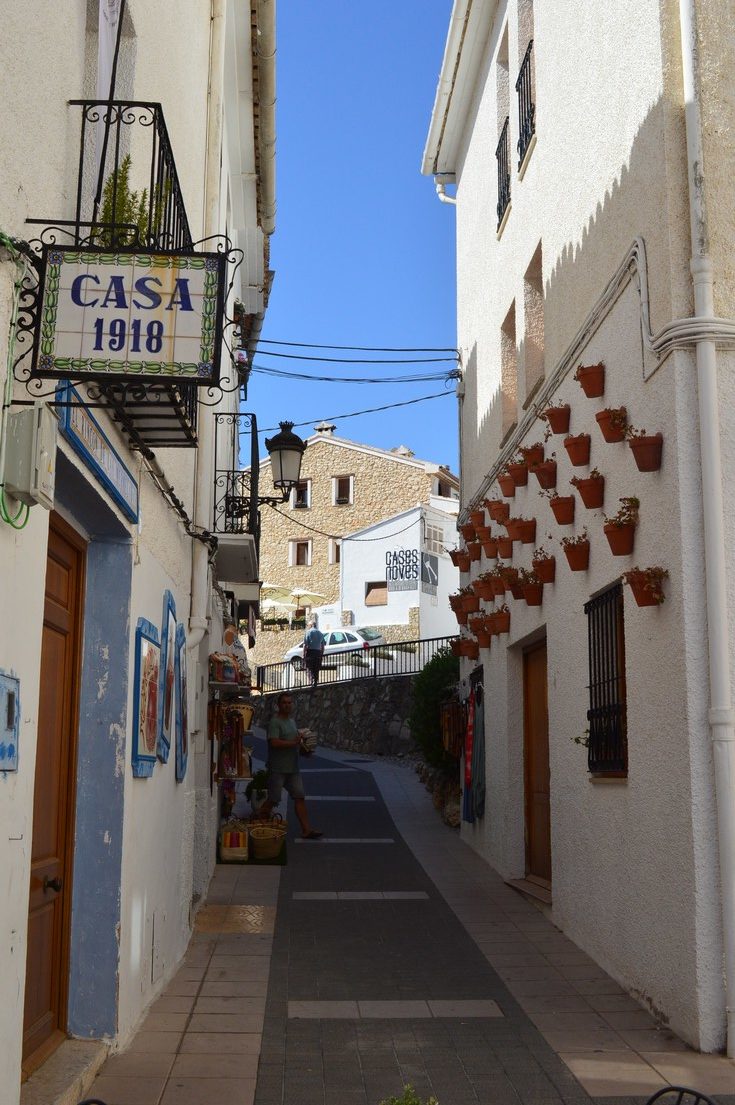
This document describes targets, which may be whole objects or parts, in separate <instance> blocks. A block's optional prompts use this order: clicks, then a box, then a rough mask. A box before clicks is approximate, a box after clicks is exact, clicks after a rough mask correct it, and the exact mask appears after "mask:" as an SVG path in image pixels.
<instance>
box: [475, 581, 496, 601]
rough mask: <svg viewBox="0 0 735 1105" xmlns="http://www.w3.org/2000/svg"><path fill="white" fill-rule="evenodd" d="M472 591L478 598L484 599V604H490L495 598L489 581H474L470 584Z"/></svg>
mask: <svg viewBox="0 0 735 1105" xmlns="http://www.w3.org/2000/svg"><path fill="white" fill-rule="evenodd" d="M472 590H473V591H474V592H475V594H476V595H477V596H478V598H481V599H484V600H485V601H486V602H492V600H493V599H494V598H495V588H494V586H493V581H492V580H491V579H476V580H475V581H474V583H473V584H472Z"/></svg>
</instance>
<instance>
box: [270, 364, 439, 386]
mask: <svg viewBox="0 0 735 1105" xmlns="http://www.w3.org/2000/svg"><path fill="white" fill-rule="evenodd" d="M252 371H253V372H257V373H260V374H261V375H262V376H279V377H282V378H284V379H288V380H316V381H319V382H320V383H328V384H412V383H416V382H418V383H421V382H423V381H428V380H444V379H446V378H447V377H449V376H451V375H452V374H453V373H454V372H455V371H456V370H454V369H452V370H451V371H447V370H446V369H444V370H443V371H441V372H421V373H417V374H416V375H405V376H383V377H380V376H316V375H314V374H312V373H311V372H287V371H286V370H285V369H281V368H267V367H264V366H263V365H257V366H256V365H254V366H253V368H252Z"/></svg>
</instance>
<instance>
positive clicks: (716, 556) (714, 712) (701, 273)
mask: <svg viewBox="0 0 735 1105" xmlns="http://www.w3.org/2000/svg"><path fill="white" fill-rule="evenodd" d="M695 5H696V0H679V20H680V27H681V45H682V67H683V74H684V106H685V122H686V140H687V164H688V172H689V214H690V221H691V238H692V259H691V271H692V280H693V284H694V314H695V316H696V317H698V318H712V317H713V316H714V313H715V312H714V291H713V275H712V261H711V259H710V256H709V235H708V228H707V210H706V196H705V189H704V159H703V144H702V117H701V108H700V101H699V95H700V87H699V72H700V69H699V48H698V43H697V22H696V6H695ZM695 349H696V361H697V390H698V393H699V436H700V449H701V463H702V499H703V509H704V561H705V577H706V588H707V625H708V644H709V681H710V709H709V724H710V735H711V739H712V748H713V758H714V769H715V790H716V794H717V821H718V835H719V854H720V886H721V895H722V926H723V944H724V957H725V962H724V968H725V1001H726V1013H727V1054H728V1055H729V1056H730V1058H735V714H733V709H732V695H731V685H730V684H731V681H730V656H729V648H728V636H729V632H728V624H729V619H728V611H727V572H726V566H725V526H724V510H723V501H722V478H723V477H722V462H721V457H720V421H719V407H718V400H717V348H716V345H715V342H714V341H711V340H710V341H708V340H706V339H700V340H698V341H697V342H696V346H695Z"/></svg>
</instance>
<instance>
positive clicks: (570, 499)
mask: <svg viewBox="0 0 735 1105" xmlns="http://www.w3.org/2000/svg"><path fill="white" fill-rule="evenodd" d="M575 502H576V499H575V498H574V495H555V496H554V498H553V499H549V506H550V507H551V509H552V511H553V513H554V517H555V518H556V520H557V522H558V523H559V525H560V526H571V525H572V523H573V522H574V504H575Z"/></svg>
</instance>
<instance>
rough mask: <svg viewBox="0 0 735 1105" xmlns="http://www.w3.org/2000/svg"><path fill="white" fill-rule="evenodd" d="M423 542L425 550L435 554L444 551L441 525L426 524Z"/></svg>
mask: <svg viewBox="0 0 735 1105" xmlns="http://www.w3.org/2000/svg"><path fill="white" fill-rule="evenodd" d="M425 544H426V551H427V552H430V553H437V555H440V554H441V553H443V552H444V530H443V529H442V527H441V526H432V525H427V527H426V541H425Z"/></svg>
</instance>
